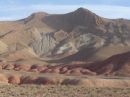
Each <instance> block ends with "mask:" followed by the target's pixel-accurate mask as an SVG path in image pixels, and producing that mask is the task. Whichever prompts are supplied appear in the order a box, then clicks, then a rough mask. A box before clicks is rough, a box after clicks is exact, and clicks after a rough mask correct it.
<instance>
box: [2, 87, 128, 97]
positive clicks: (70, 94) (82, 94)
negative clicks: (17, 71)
mask: <svg viewBox="0 0 130 97" xmlns="http://www.w3.org/2000/svg"><path fill="white" fill-rule="evenodd" d="M0 97H130V88H125V89H121V88H87V87H84V86H51V85H50V86H43V85H41V86H40V85H0Z"/></svg>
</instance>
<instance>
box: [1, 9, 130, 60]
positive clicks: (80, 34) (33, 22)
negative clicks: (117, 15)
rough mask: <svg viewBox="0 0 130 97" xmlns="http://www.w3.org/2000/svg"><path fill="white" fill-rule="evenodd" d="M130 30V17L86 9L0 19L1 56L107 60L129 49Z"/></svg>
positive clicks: (5, 58)
mask: <svg viewBox="0 0 130 97" xmlns="http://www.w3.org/2000/svg"><path fill="white" fill-rule="evenodd" d="M129 32H130V21H129V20H125V19H115V20H114V19H106V18H103V17H100V16H98V15H96V14H94V13H92V12H91V11H89V10H87V9H84V8H79V9H77V10H76V11H74V12H70V13H67V14H60V15H50V14H47V13H42V12H39V13H34V14H32V15H31V16H29V17H27V18H25V19H22V20H18V21H15V22H13V21H12V22H0V35H1V38H0V39H1V40H0V41H1V43H0V46H1V45H2V47H3V48H1V49H0V59H1V61H2V62H6V61H7V62H8V61H19V60H20V61H21V60H29V59H32V58H33V59H34V58H35V59H39V60H46V61H56V62H62V61H65V62H67V61H68V60H69V61H73V60H90V61H97V60H104V59H106V58H108V57H110V56H112V55H114V54H118V53H123V52H127V51H129V49H130V34H129ZM14 36H15V37H14ZM112 46H114V47H112ZM108 48H109V49H108ZM104 52H105V53H104ZM109 52H110V53H109ZM23 53H24V54H23ZM101 56H103V57H101ZM72 59H73V60H72Z"/></svg>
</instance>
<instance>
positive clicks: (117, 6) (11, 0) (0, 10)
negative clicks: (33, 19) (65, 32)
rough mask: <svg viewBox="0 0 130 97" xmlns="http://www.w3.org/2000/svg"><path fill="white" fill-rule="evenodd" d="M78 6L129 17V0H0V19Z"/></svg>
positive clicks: (105, 14) (109, 14)
mask: <svg viewBox="0 0 130 97" xmlns="http://www.w3.org/2000/svg"><path fill="white" fill-rule="evenodd" d="M79 7H84V8H87V9H89V10H90V11H93V12H94V13H96V14H98V15H99V16H102V17H106V18H127V19H130V0H0V20H17V19H22V18H25V17H27V16H29V15H30V14H32V13H34V12H39V11H43V12H47V13H50V14H62V13H68V12H71V11H74V10H76V9H77V8H79Z"/></svg>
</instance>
